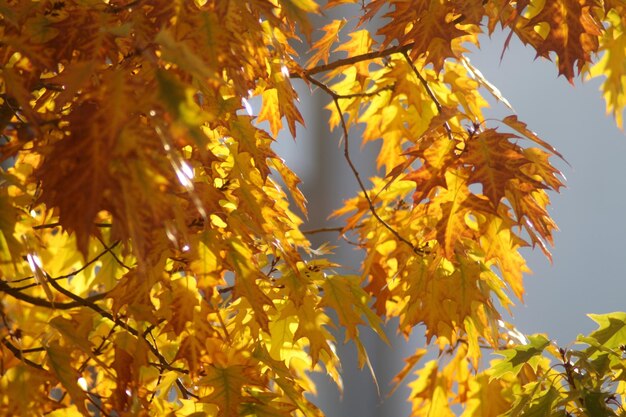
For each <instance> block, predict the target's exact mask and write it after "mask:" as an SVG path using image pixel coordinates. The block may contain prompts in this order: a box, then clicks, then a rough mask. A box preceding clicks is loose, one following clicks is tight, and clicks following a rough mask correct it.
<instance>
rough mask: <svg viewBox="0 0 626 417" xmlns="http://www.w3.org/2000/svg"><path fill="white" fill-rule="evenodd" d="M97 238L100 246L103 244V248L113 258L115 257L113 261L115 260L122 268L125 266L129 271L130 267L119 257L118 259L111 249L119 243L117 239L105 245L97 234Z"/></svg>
mask: <svg viewBox="0 0 626 417" xmlns="http://www.w3.org/2000/svg"><path fill="white" fill-rule="evenodd" d="M97 239H98V241H99V242H100V243H102V246H104V249H105V250H106V251H107V252H109V253H110V254H111V256H112V257H113V259H115V262H117V263H118V264H119V265H120V266H121V267H122V268H125V269H126V270H127V271H130V270H131V269H132V268H131V267H129V266H128V265H126V264H125V263H124V262H122V261H121V259H119V258H118V257H117V255H116V254H115V253H114V252H113V250H112V249H113V248H115V247H116V246H117V245H118V244H119V243H120V241H119V240H118V241H116V242H115V243H114V244H113V245H111V246H107V245H106V243H104V241H103V240H102V239H101V238H100V236H97Z"/></svg>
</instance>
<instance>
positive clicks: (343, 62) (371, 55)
mask: <svg viewBox="0 0 626 417" xmlns="http://www.w3.org/2000/svg"><path fill="white" fill-rule="evenodd" d="M413 46H415V43H414V42H411V43H407V44H405V45H400V46H392V47H390V48H387V49H383V50H381V51H374V52H368V53H366V54H361V55H355V56H352V57H350V58H344V59H338V60H337V61H333V62H331V63H329V64H325V65H319V66H317V67H313V68H309V69H306V70H304V72H303V74H297V73H294V74H293V75H292V76H291V77H292V78H308V77H309V76H311V75H315V74H319V73H320V72H326V71H331V70H334V69H337V68H339V67H345V66H348V65H352V64H356V63H357V62H363V61H369V60H371V59H376V58H383V57H386V56H389V55H392V54H397V53H402V52H406V51H409V50H411V49H413Z"/></svg>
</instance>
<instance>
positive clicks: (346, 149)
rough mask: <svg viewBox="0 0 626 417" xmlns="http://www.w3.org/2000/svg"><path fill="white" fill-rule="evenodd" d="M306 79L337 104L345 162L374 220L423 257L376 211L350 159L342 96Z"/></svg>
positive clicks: (319, 83)
mask: <svg viewBox="0 0 626 417" xmlns="http://www.w3.org/2000/svg"><path fill="white" fill-rule="evenodd" d="M305 78H306V80H308V81H309V82H311V83H312V84H314V85H316V86H318V87H319V88H321V89H322V90H323V91H324V92H325V93H326V94H328V95H329V96H330V97H331V98H332V99H333V102H334V103H335V107H336V109H337V112H338V113H339V120H340V122H341V129H342V130H343V137H344V144H343V156H344V158H345V160H346V161H347V162H348V166H349V167H350V170H351V171H352V174H353V175H354V177H355V178H356V181H357V183H358V184H359V188H360V189H361V191H362V192H363V195H364V196H365V200H366V201H367V204H368V206H369V210H370V212H371V213H372V216H374V218H375V219H376V220H378V222H379V223H380V224H382V225H383V226H384V227H385V228H386V229H387V230H389V231H390V232H391V234H393V235H394V236H395V237H396V239H398V240H399V241H401V242H403V243H404V244H406V245H408V246H409V247H410V248H411V250H412V251H413V253H415V254H416V255H417V256H422V255H423V254H424V253H423V251H422V250H421V249H419V248H418V247H416V246H415V245H413V244H412V243H411V242H410V241H409V240H408V239H406V238H405V237H403V236H402V235H400V233H399V232H398V231H397V230H395V229H394V228H393V227H391V226H390V225H389V223H387V222H386V221H385V220H383V219H382V218H381V217H380V216H379V215H378V212H377V211H376V207H374V203H373V202H372V199H371V198H370V196H369V194H368V192H367V188H365V184H363V181H362V180H361V175H360V174H359V171H358V170H357V169H356V167H355V166H354V163H353V162H352V158H351V157H350V144H349V142H350V141H349V135H348V126H347V125H346V121H345V119H344V117H343V111H342V110H341V105H340V104H339V100H340V99H341V96H340V95H339V94H337V93H335V92H334V91H333V90H331V89H330V87H328V86H327V85H326V84H324V83H322V82H320V81H318V80H316V79H315V78H313V77H312V76H310V75H305Z"/></svg>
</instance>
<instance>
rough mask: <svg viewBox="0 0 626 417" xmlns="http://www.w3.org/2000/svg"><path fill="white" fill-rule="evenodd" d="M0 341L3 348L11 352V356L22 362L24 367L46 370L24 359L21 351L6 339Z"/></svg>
mask: <svg viewBox="0 0 626 417" xmlns="http://www.w3.org/2000/svg"><path fill="white" fill-rule="evenodd" d="M0 341H2V344H3V345H4V346H6V348H7V349H9V350H10V351H11V353H12V354H13V356H15V357H16V358H17V359H19V360H21V361H22V362H24V363H25V364H26V365H28V366H32V367H33V368H35V369H38V370H40V371H45V370H46V369H45V368H44V367H43V366H41V365H40V364H38V363H35V362H33V361H31V360H30V359H28V358H26V357H25V356H24V355H23V353H22V351H21V350H20V349H18V348H17V347H16V346H15V345H13V344H12V343H11V342H9V341H8V340H7V339H6V338H2V339H1V340H0Z"/></svg>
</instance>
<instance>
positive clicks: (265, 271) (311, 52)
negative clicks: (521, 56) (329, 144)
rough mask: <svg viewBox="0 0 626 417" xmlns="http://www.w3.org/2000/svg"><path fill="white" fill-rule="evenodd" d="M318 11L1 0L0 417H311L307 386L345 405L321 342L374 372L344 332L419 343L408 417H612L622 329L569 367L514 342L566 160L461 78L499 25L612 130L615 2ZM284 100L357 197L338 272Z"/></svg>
mask: <svg viewBox="0 0 626 417" xmlns="http://www.w3.org/2000/svg"><path fill="white" fill-rule="evenodd" d="M320 3H321V2H316V1H313V0H247V1H219V0H176V1H172V0H149V1H148V0H58V1H51V0H0V18H1V20H0V57H1V58H0V59H1V61H0V64H1V67H0V133H1V134H2V139H3V141H2V142H3V144H2V146H1V147H0V154H1V157H2V160H3V161H4V162H3V165H2V166H3V169H2V170H0V412H1V414H2V415H7V416H16V415H17V416H26V415H47V416H51V417H62V416H67V417H73V416H80V415H89V416H120V417H121V416H193V417H200V416H216V417H233V416H258V417H265V416H266V417H269V416H272V417H280V416H306V417H313V416H320V415H321V414H322V413H321V411H320V410H319V409H318V408H317V407H316V406H315V405H314V400H311V396H310V395H309V394H311V393H314V392H315V386H314V383H313V382H312V380H311V379H310V372H312V371H319V372H325V373H327V374H328V375H329V376H330V377H331V378H332V379H333V380H334V381H335V382H336V384H337V386H338V389H342V384H343V383H342V379H341V366H340V358H339V357H338V356H337V354H336V350H335V347H334V346H335V343H337V342H339V343H342V342H347V341H350V342H352V343H354V345H355V349H356V352H357V353H358V358H359V363H360V365H361V366H362V367H363V366H368V365H369V359H368V354H367V351H366V349H365V347H364V345H363V343H362V341H361V338H360V333H361V331H362V330H363V329H366V328H369V329H372V330H373V331H375V332H376V333H378V334H379V335H380V337H381V338H383V339H386V336H385V333H384V331H383V327H382V325H383V323H384V322H385V321H388V320H391V319H395V322H397V323H398V327H397V331H398V332H400V333H401V334H403V335H405V336H407V337H408V336H410V335H411V334H413V333H415V332H418V333H421V334H425V336H426V340H427V342H426V345H425V346H416V347H415V353H414V354H413V355H411V356H410V357H409V358H407V359H406V361H407V366H406V368H405V369H404V370H403V371H402V372H401V373H400V374H399V375H398V376H397V378H396V382H397V383H402V381H404V380H405V378H408V380H409V381H410V382H409V386H410V388H411V394H410V397H409V398H408V400H409V401H410V402H411V404H412V415H413V416H416V417H418V416H433V415H436V416H442V417H445V416H454V415H455V414H457V413H462V416H463V417H491V416H493V417H496V416H500V415H506V416H511V417H513V416H573V415H575V416H618V415H619V416H623V415H626V411H625V410H624V408H623V402H624V397H623V395H624V394H625V393H626V361H625V359H624V353H625V352H626V313H619V312H616V313H612V314H606V315H591V317H592V319H593V320H594V321H595V322H597V324H598V329H597V330H596V331H594V332H592V333H591V334H589V335H586V336H580V337H579V338H578V339H577V341H576V343H575V344H574V345H573V347H570V348H564V347H559V346H557V345H556V344H555V343H554V342H552V341H550V339H549V338H548V337H547V336H545V335H540V334H537V335H523V334H521V333H520V332H519V331H518V330H517V329H515V327H514V326H513V325H511V324H509V323H507V317H508V313H507V311H508V310H509V309H510V307H511V306H512V305H513V302H515V301H516V300H521V298H522V296H523V294H524V285H523V276H524V274H525V273H527V272H528V271H529V268H528V267H527V265H526V261H525V259H524V257H523V256H522V255H521V254H520V249H522V248H524V247H528V246H532V247H538V249H539V250H541V251H543V253H545V255H546V256H547V257H550V252H549V248H550V246H551V245H552V244H553V233H554V231H555V229H556V225H555V223H554V221H553V220H552V218H551V217H550V215H549V213H548V211H547V207H548V205H549V204H550V199H549V193H550V192H553V191H558V190H559V189H560V188H561V187H562V186H563V178H562V176H561V174H560V172H559V171H558V169H556V168H555V167H554V165H553V161H554V159H558V158H560V159H563V158H564V156H563V155H561V154H560V153H559V152H558V151H557V150H556V149H555V148H554V147H552V146H551V145H550V144H549V143H548V142H546V141H545V140H544V139H542V138H540V137H539V136H538V135H537V134H535V133H534V132H533V131H532V130H531V127H529V126H527V125H526V124H525V123H524V122H523V121H522V120H520V119H519V118H518V116H517V115H515V114H514V112H513V111H512V110H511V114H510V115H509V116H507V117H504V118H502V119H498V120H496V119H489V118H486V117H485V116H484V114H483V109H484V108H485V107H486V106H487V99H486V97H487V96H492V97H494V98H495V99H497V100H498V101H499V103H500V105H502V106H508V102H507V101H506V99H505V98H504V97H502V96H501V94H500V92H499V90H498V89H497V88H496V86H494V85H492V84H491V83H490V82H489V81H488V80H487V79H485V77H484V76H483V75H482V73H481V72H480V71H479V69H478V68H476V67H474V66H473V64H472V63H471V61H470V56H471V52H470V51H471V50H472V49H475V48H476V47H479V39H480V37H481V36H485V35H489V34H492V33H493V32H494V31H495V30H504V31H505V32H506V33H507V35H508V37H507V40H506V44H505V45H504V48H505V49H506V46H507V45H508V43H509V42H510V40H511V39H512V38H514V37H515V38H518V39H519V40H521V41H522V42H523V43H524V44H526V45H527V46H528V47H530V48H533V49H534V50H535V51H536V54H537V57H543V58H546V59H549V60H552V61H554V63H555V66H556V69H555V71H557V72H558V74H559V75H562V76H563V77H565V78H566V79H567V80H568V81H570V82H572V83H573V81H574V79H576V78H587V77H600V78H601V79H602V92H603V95H604V98H605V101H606V108H607V112H608V113H610V114H612V115H613V116H614V118H615V121H616V123H617V125H618V126H620V127H622V124H623V118H622V117H623V110H624V107H625V106H626V91H625V90H626V33H625V28H626V1H624V0H517V1H513V0H408V1H407V0H371V1H358V0H329V1H328V2H325V3H324V4H320ZM351 3H352V4H351ZM336 15H343V16H345V18H339V19H337V18H333V17H332V16H336ZM503 53H505V52H504V51H503ZM298 83H301V84H303V85H305V86H308V87H309V88H310V89H311V90H321V91H322V92H323V93H325V94H326V95H327V97H328V106H327V109H328V111H329V115H330V116H329V123H330V125H331V127H332V128H334V129H337V130H338V131H340V132H341V134H342V142H341V146H342V149H341V150H340V151H341V152H343V155H344V158H345V162H346V164H348V166H349V167H350V169H351V171H352V173H353V175H354V179H355V182H354V184H355V190H354V196H353V198H351V199H349V200H347V201H345V204H344V205H343V206H342V207H337V209H336V211H335V212H334V213H333V218H332V220H330V221H329V228H328V229H332V230H334V231H335V232H337V233H338V234H340V235H341V236H343V237H345V238H346V239H349V240H350V241H351V242H353V243H354V244H355V246H356V247H357V248H358V249H359V250H361V251H362V253H363V261H362V263H361V265H359V267H358V269H356V272H355V268H346V265H338V264H335V263H334V262H333V261H332V260H331V258H330V252H329V251H330V249H329V248H328V247H327V246H322V247H314V246H313V245H312V244H311V242H310V237H311V233H312V232H314V231H311V230H306V229H305V228H304V227H303V225H304V224H305V221H306V217H307V200H306V197H309V198H313V197H314V196H304V195H303V194H302V193H301V191H300V190H299V188H298V186H299V184H300V179H299V178H298V176H297V175H296V174H295V173H294V171H292V169H291V168H290V167H288V166H287V165H286V164H285V161H284V160H283V159H282V158H281V155H278V154H277V153H276V152H275V150H274V149H273V144H274V143H275V142H276V140H277V136H278V134H279V132H281V131H283V130H286V131H288V132H289V133H290V134H291V135H292V136H294V138H296V140H298V139H297V129H298V126H299V125H304V124H305V120H304V118H303V116H302V114H301V112H300V110H299V108H298V96H297V94H296V92H295V89H294V85H296V84H298ZM254 101H256V102H258V103H260V107H259V111H258V114H254V110H253V107H252V106H251V102H254ZM357 126H361V127H360V129H354V128H355V127H357ZM369 142H376V143H377V144H378V145H379V146H380V152H379V154H378V156H377V160H376V168H377V170H378V175H377V176H375V177H372V178H364V177H363V176H362V175H361V174H360V173H359V171H358V170H357V168H356V166H355V164H354V163H353V159H352V154H351V151H352V149H353V147H354V146H356V145H357V144H360V143H369ZM338 225H339V226H338ZM346 271H349V272H346ZM334 328H342V329H343V330H344V333H345V341H343V340H339V341H336V340H335V336H334V335H333V331H332V330H333V329H334ZM484 351H495V352H497V353H498V354H499V355H500V356H499V359H496V360H493V361H492V362H491V363H490V364H486V363H484V362H485V361H484V360H481V358H484V356H483V352H484ZM428 352H435V353H437V355H436V358H435V359H429V358H430V356H427V354H428Z"/></svg>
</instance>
